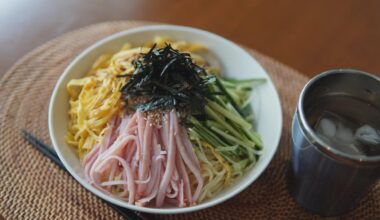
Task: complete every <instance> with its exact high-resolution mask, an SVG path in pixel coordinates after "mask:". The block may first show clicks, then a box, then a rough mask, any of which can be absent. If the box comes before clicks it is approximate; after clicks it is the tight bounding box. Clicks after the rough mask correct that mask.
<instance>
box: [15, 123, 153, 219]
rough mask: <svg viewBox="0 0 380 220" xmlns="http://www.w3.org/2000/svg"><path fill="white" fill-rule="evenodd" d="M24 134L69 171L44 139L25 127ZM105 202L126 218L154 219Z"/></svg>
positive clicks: (26, 138)
mask: <svg viewBox="0 0 380 220" xmlns="http://www.w3.org/2000/svg"><path fill="white" fill-rule="evenodd" d="M21 133H22V136H23V137H24V138H25V140H27V141H28V142H29V143H31V144H32V145H33V146H34V147H36V148H37V149H38V150H39V151H40V152H41V153H43V154H44V155H45V156H47V157H48V158H49V159H50V160H51V161H53V162H54V163H55V164H57V165H58V166H59V167H60V168H62V169H63V170H64V171H66V172H68V171H67V170H66V168H65V166H64V165H63V164H62V162H61V160H60V159H59V157H58V155H57V153H56V152H55V151H53V150H52V148H50V147H49V146H48V145H47V144H45V143H44V142H43V141H42V140H40V139H39V138H37V137H36V136H34V135H33V134H31V133H30V132H28V131H26V130H25V129H22V130H21ZM102 201H103V202H105V203H107V204H108V205H109V206H110V207H111V208H113V209H114V210H115V211H116V212H118V213H119V214H120V215H121V216H123V217H124V218H126V219H131V220H148V219H153V218H152V217H150V216H149V217H148V216H146V215H144V214H141V213H138V212H135V211H132V210H129V209H126V208H122V207H119V206H116V205H114V204H112V203H109V202H107V201H105V200H103V199H102Z"/></svg>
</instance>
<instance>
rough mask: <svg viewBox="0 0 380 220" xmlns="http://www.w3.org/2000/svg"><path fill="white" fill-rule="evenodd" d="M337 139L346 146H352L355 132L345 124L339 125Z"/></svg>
mask: <svg viewBox="0 0 380 220" xmlns="http://www.w3.org/2000/svg"><path fill="white" fill-rule="evenodd" d="M336 137H337V138H338V139H339V140H340V141H342V142H343V143H345V144H351V143H352V142H354V131H353V130H352V129H351V128H349V127H346V126H345V125H344V124H343V123H339V124H338V128H337V130H336Z"/></svg>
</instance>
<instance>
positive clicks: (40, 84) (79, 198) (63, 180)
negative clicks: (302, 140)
mask: <svg viewBox="0 0 380 220" xmlns="http://www.w3.org/2000/svg"><path fill="white" fill-rule="evenodd" d="M143 24H144V23H141V22H128V21H124V22H109V23H102V24H97V25H92V26H89V27H86V28H82V29H79V30H77V31H74V32H70V33H68V34H65V35H63V36H62V37H59V38H57V39H55V40H53V41H50V42H48V43H46V44H44V45H43V46H41V47H39V48H37V49H35V50H33V51H32V52H30V53H29V54H27V55H26V56H25V57H24V58H22V59H21V60H20V61H18V62H17V63H16V64H15V65H14V66H13V67H12V68H11V69H10V70H9V71H8V72H7V74H6V75H5V76H4V77H3V78H2V79H1V80H0V103H1V106H0V124H1V126H0V138H1V141H2V144H1V146H0V150H1V154H0V176H1V178H2V179H1V184H0V197H1V200H0V215H2V216H4V217H5V218H7V219H15V218H19V219H121V217H120V216H118V215H117V213H116V212H115V211H113V210H112V209H111V208H109V207H108V206H107V205H106V204H104V203H103V202H102V201H101V200H100V199H98V198H97V197H96V196H94V195H92V194H91V193H90V192H88V191H87V190H86V189H84V188H83V187H82V186H81V185H80V184H79V183H77V182H76V181H75V180H74V179H73V178H71V177H70V176H69V175H68V174H67V173H65V172H64V171H62V170H60V169H59V168H58V167H57V166H55V165H54V164H53V163H52V162H50V161H49V159H47V158H45V157H44V156H42V155H41V154H40V153H39V152H37V151H36V150H35V149H34V148H33V147H32V146H30V145H29V144H27V143H26V142H25V141H24V140H23V139H22V138H21V136H20V135H19V129H20V128H25V129H27V130H28V131H30V132H32V133H34V134H36V135H38V136H39V137H40V138H42V139H43V140H44V141H45V142H46V143H48V144H51V142H50V139H49V136H48V130H47V111H48V102H49V99H50V94H51V91H52V89H53V86H54V84H55V82H56V81H57V79H58V77H59V76H60V74H61V73H62V72H63V70H64V68H65V67H66V65H67V64H68V63H69V62H70V61H71V60H72V59H73V58H74V57H75V56H76V55H77V54H78V53H80V52H81V51H82V50H83V49H84V48H86V47H88V46H89V45H90V44H92V43H94V42H95V41H97V40H99V39H100V38H103V37H105V36H107V35H110V34H112V33H115V32H118V31H121V30H125V29H128V28H131V27H135V26H139V25H143ZM250 52H251V53H252V55H253V56H255V57H256V58H257V59H258V60H259V62H260V63H261V64H262V65H263V66H264V68H265V69H266V70H267V72H269V73H270V75H271V77H272V79H273V81H274V83H275V84H276V86H277V89H278V92H279V94H280V96H281V101H282V108H283V116H284V127H283V134H282V139H281V143H280V146H279V149H278V152H277V153H276V155H275V157H274V159H273V161H272V162H271V164H270V165H269V167H268V168H267V169H266V171H265V172H264V173H263V174H262V175H261V176H260V178H259V179H258V180H256V181H255V183H254V184H252V185H251V186H250V187H249V188H247V189H246V190H245V191H244V192H242V193H240V194H239V195H237V196H236V197H234V198H232V199H230V200H228V201H226V202H224V203H223V204H220V205H218V206H215V207H212V208H209V209H206V210H203V211H199V212H194V213H189V214H181V215H161V216H157V217H158V218H160V219H317V218H319V217H318V216H316V215H312V214H310V213H307V212H305V211H304V210H303V209H302V208H300V207H299V206H298V205H297V204H296V203H295V202H294V200H293V199H292V198H291V197H290V196H289V194H288V191H287V189H286V184H285V183H286V169H287V166H288V164H289V158H290V145H289V143H290V140H289V137H290V135H289V128H290V119H291V116H292V113H293V111H294V107H295V103H296V101H297V98H298V94H299V92H300V90H301V88H302V87H303V85H304V84H305V83H306V81H307V79H306V78H305V77H304V76H302V75H301V74H299V73H298V72H297V71H295V70H293V69H290V68H288V67H286V66H284V65H282V64H280V63H278V62H276V61H274V60H272V59H270V58H268V57H266V56H264V55H261V54H259V53H256V52H254V51H251V50H250ZM379 197H380V185H379V184H377V186H376V187H375V188H374V189H372V191H371V192H370V194H369V195H368V196H367V198H365V199H364V200H363V201H362V202H361V204H360V206H359V207H358V208H357V209H356V210H354V211H353V212H351V213H349V214H347V215H346V216H343V217H342V218H343V219H352V218H355V219H376V218H379V216H380V211H379V210H380V198H379Z"/></svg>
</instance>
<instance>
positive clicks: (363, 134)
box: [355, 124, 380, 145]
mask: <svg viewBox="0 0 380 220" xmlns="http://www.w3.org/2000/svg"><path fill="white" fill-rule="evenodd" d="M355 138H356V140H358V141H360V142H363V143H365V144H371V145H380V131H377V130H376V129H374V128H373V127H371V126H370V125H367V124H366V125H363V126H361V127H360V128H358V129H357V130H356V132H355Z"/></svg>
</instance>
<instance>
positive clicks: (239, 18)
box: [0, 0, 380, 76]
mask: <svg viewBox="0 0 380 220" xmlns="http://www.w3.org/2000/svg"><path fill="white" fill-rule="evenodd" d="M127 19H130V20H132V19H133V20H147V21H156V22H165V23H172V24H180V25H188V26H194V27H197V28H202V29H206V30H209V31H212V32H215V33H217V34H220V35H222V36H225V37H227V38H229V39H231V40H233V41H235V42H237V43H241V44H243V45H246V46H249V47H251V48H254V49H256V50H258V51H260V52H262V53H265V54H267V55H269V56H272V57H274V58H275V59H277V60H279V61H282V62H283V63H285V64H288V65H289V66H292V67H294V68H296V69H298V70H300V71H301V72H303V73H305V74H307V75H309V76H313V75H315V74H316V73H319V72H321V71H323V70H327V69H331V68H336V67H354V68H360V69H363V70H367V71H370V72H374V73H380V62H379V61H378V59H379V57H380V1H370V0H366V1H360V0H335V1H330V0H318V1H304V0H288V1H280V0H277V1H276V0H221V1H216V0H205V1H202V0H191V1H189V0H188V1H181V0H178V1H174V0H157V1H156V0H109V1H107V0H81V1H79V0H64V1H59V0H55V1H53V0H33V1H31V0H1V1H0V30H1V34H0V45H1V50H0V75H2V74H3V73H4V72H5V71H6V70H7V69H8V68H9V67H10V66H11V65H12V64H13V63H14V62H15V61H16V60H17V59H19V58H20V57H21V56H23V55H24V54H25V53H27V52H28V51H30V50H31V49H33V48H34V47H36V46H38V45H40V44H43V43H44V42H46V41H48V40H50V39H52V38H54V37H57V36H59V35H61V34H63V33H65V32H67V31H70V30H73V29H76V28H79V27H82V26H85V25H89V24H93V23H97V22H102V21H108V20H127Z"/></svg>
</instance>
